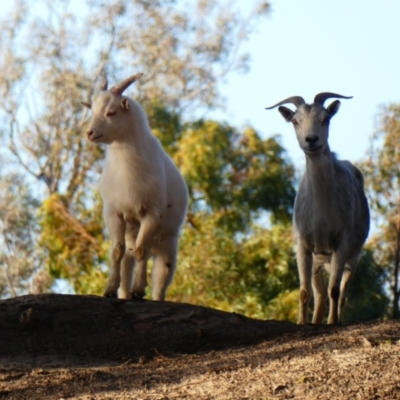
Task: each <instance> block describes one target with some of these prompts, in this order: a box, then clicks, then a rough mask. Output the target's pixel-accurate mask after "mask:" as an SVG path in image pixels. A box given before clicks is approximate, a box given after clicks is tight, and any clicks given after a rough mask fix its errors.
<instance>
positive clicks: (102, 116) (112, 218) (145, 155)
mask: <svg viewBox="0 0 400 400" xmlns="http://www.w3.org/2000/svg"><path fill="white" fill-rule="evenodd" d="M141 76H142V74H137V75H134V76H131V77H130V78H128V79H126V80H124V81H122V82H120V83H118V84H117V85H115V86H113V87H112V88H111V89H110V90H107V79H106V78H105V77H103V81H102V83H101V87H100V91H99V93H98V94H97V95H96V96H95V98H94V101H93V104H90V103H82V104H84V105H85V106H86V107H88V108H91V109H92V112H93V115H92V119H91V121H90V125H89V128H88V130H87V132H86V133H87V137H88V139H89V140H90V141H91V142H92V143H96V144H98V143H105V144H107V145H108V146H107V155H106V161H105V166H104V170H103V173H102V176H101V180H100V193H101V196H102V198H103V202H104V209H103V215H104V219H105V222H106V225H107V228H108V231H109V234H110V237H111V240H112V255H111V259H112V260H111V273H110V276H109V279H108V283H107V288H106V290H105V293H104V296H107V297H117V296H118V288H119V287H120V291H121V292H120V297H121V298H128V297H138V298H142V297H143V296H144V294H145V287H146V285H147V278H146V266H147V260H148V259H149V258H150V257H151V256H154V267H153V274H152V279H153V293H152V297H153V299H154V300H164V298H165V292H166V290H167V287H168V285H169V284H170V283H171V281H172V278H173V275H174V272H175V268H176V261H177V260H176V259H177V248H178V237H179V231H180V228H181V226H182V224H183V222H184V219H185V215H186V209H187V203H188V190H187V187H186V184H185V181H184V179H183V178H182V175H181V174H180V172H179V171H178V169H177V167H176V166H175V165H174V163H173V162H172V160H171V158H170V157H169V156H168V155H167V154H166V153H165V152H164V150H163V148H162V146H161V144H160V142H159V140H158V139H157V138H156V137H155V136H153V134H152V133H151V131H150V127H149V124H148V120H147V115H146V113H145V112H144V110H143V108H142V107H141V106H140V105H139V104H138V103H137V102H135V101H134V100H132V99H130V98H128V97H125V96H122V93H123V92H124V90H125V89H126V88H127V87H128V86H129V85H130V84H132V83H133V82H135V81H136V80H137V79H138V78H140V77H141ZM121 263H122V271H121ZM135 263H137V266H136V272H135V275H134V279H133V285H132V273H133V269H134V267H135Z"/></svg>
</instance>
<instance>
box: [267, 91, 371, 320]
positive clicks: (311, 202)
mask: <svg viewBox="0 0 400 400" xmlns="http://www.w3.org/2000/svg"><path fill="white" fill-rule="evenodd" d="M329 98H344V99H348V98H351V97H345V96H341V95H338V94H335V93H320V94H318V95H316V96H315V98H314V103H313V104H311V105H309V104H306V103H305V101H304V99H303V98H302V97H300V96H294V97H290V98H288V99H286V100H283V101H281V102H279V103H278V104H275V105H274V106H272V107H269V108H267V109H271V108H274V107H277V106H281V105H282V104H286V103H292V104H294V105H295V106H296V108H297V110H296V111H292V110H290V109H289V108H287V107H282V106H281V107H279V112H280V113H281V114H282V116H283V117H284V118H285V120H286V121H288V122H289V121H291V122H292V123H293V126H294V129H295V131H296V135H297V139H298V142H299V145H300V148H301V149H302V150H303V152H304V154H305V156H306V172H305V174H304V175H303V177H302V179H301V182H300V186H299V190H298V193H297V197H296V201H295V205H294V221H293V230H294V236H295V241H296V247H297V249H296V252H297V265H298V270H299V277H300V312H299V319H298V323H299V324H305V323H307V310H308V304H309V301H310V298H311V284H312V288H313V292H314V303H315V304H314V314H313V320H312V322H313V323H321V322H322V319H323V316H324V308H325V302H326V297H327V289H326V285H325V282H324V278H323V266H324V265H325V268H326V269H327V270H328V271H329V273H330V278H329V285H328V293H329V300H330V301H329V316H328V324H335V323H340V322H341V320H342V315H343V307H344V303H345V298H346V291H347V288H348V284H349V282H350V279H351V277H352V276H353V275H354V273H355V270H356V267H357V262H358V258H359V256H360V254H361V248H362V246H363V244H364V242H365V240H366V238H367V236H368V231H369V208H368V202H367V199H366V197H365V193H364V179H363V176H362V173H361V171H360V170H359V169H358V168H356V167H355V166H354V165H352V164H351V163H350V162H349V161H339V160H337V159H336V156H335V154H334V153H331V151H330V149H329V144H328V133H329V122H330V119H331V118H332V117H333V116H334V115H335V114H336V112H337V111H338V110H339V106H340V101H339V100H336V101H334V102H333V103H332V104H330V105H329V106H328V107H327V108H325V107H324V102H325V100H327V99H329Z"/></svg>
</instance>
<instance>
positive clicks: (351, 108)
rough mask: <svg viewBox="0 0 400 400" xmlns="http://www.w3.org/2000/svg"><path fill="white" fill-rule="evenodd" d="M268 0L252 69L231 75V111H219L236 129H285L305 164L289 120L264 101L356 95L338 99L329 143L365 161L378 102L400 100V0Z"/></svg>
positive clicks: (265, 132) (250, 47)
mask: <svg viewBox="0 0 400 400" xmlns="http://www.w3.org/2000/svg"><path fill="white" fill-rule="evenodd" d="M270 3H271V12H270V14H269V17H268V18H265V19H263V20H262V21H261V22H260V24H259V29H258V31H257V32H256V33H255V34H253V35H252V36H251V37H250V39H249V41H248V42H247V43H246V44H245V46H244V47H243V49H244V50H246V51H248V52H249V53H250V55H251V60H252V61H251V69H250V71H249V72H248V73H247V74H246V75H243V74H240V75H239V74H231V75H230V76H229V78H228V80H227V83H225V84H221V91H222V94H223V95H224V96H225V98H226V107H227V111H226V112H225V113H224V114H221V115H219V114H218V117H219V118H222V119H225V120H227V121H229V122H230V123H232V124H233V125H235V126H239V127H241V126H245V125H251V126H253V127H254V128H256V129H257V131H259V133H261V134H262V136H263V137H266V136H270V135H273V134H276V133H279V134H281V135H282V143H283V145H284V147H285V148H286V149H287V150H288V153H289V156H290V158H291V159H292V161H293V162H294V163H295V165H296V166H297V167H299V168H300V169H301V168H304V164H305V161H304V154H303V153H302V152H301V150H300V149H299V147H298V144H297V140H296V137H295V133H294V130H293V127H292V125H291V124H288V123H286V122H285V120H284V119H283V118H282V116H281V115H280V114H279V112H278V110H277V109H274V110H271V111H267V110H265V107H268V106H271V105H273V104H275V103H277V102H278V101H280V100H283V99H285V98H287V97H289V96H294V95H299V96H302V97H304V99H305V100H306V102H308V103H311V102H312V101H313V99H314V96H315V95H316V94H317V93H320V92H334V93H338V94H342V95H344V96H354V98H353V99H350V100H345V99H343V100H341V103H342V104H341V108H340V110H339V112H338V114H336V115H335V117H334V118H333V119H332V121H331V124H330V140H329V143H330V148H331V150H332V151H335V152H336V153H337V154H338V156H339V158H342V159H347V160H350V161H352V162H357V161H360V160H361V159H362V158H364V157H365V155H366V152H367V150H368V147H369V144H370V137H371V135H372V133H373V132H374V131H375V130H376V129H377V127H378V125H377V115H378V113H379V109H380V106H381V105H387V104H389V103H400V1H399V0H385V1H381V2H376V1H371V0H363V1H361V0H352V1H349V0H335V1H324V0H271V1H270ZM239 4H242V5H243V4H244V2H243V3H242V2H241V1H240V0H239ZM330 101H333V100H328V101H327V102H326V103H325V105H329V104H330V103H329V102H330ZM289 107H291V106H289Z"/></svg>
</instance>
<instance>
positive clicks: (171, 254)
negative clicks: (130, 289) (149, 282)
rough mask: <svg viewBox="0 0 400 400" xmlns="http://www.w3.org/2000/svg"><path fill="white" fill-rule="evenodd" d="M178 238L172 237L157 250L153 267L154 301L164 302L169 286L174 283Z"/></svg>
mask: <svg viewBox="0 0 400 400" xmlns="http://www.w3.org/2000/svg"><path fill="white" fill-rule="evenodd" d="M177 252H178V238H177V237H170V238H168V239H165V240H164V241H163V246H162V248H160V249H157V253H156V255H155V257H154V266H153V276H152V279H153V296H152V297H153V300H160V301H162V300H164V299H165V293H166V291H167V288H168V286H169V285H170V283H171V282H172V279H173V277H174V273H175V269H176V258H177Z"/></svg>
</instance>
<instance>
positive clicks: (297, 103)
mask: <svg viewBox="0 0 400 400" xmlns="http://www.w3.org/2000/svg"><path fill="white" fill-rule="evenodd" d="M286 103H292V104H294V105H295V106H296V107H299V106H301V105H303V104H306V102H305V101H304V99H303V98H302V97H301V96H292V97H288V98H287V99H285V100H282V101H280V102H279V103H276V104H275V105H273V106H272V107H265V109H266V110H271V109H272V108H275V107H278V106H281V105H282V104H286Z"/></svg>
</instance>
